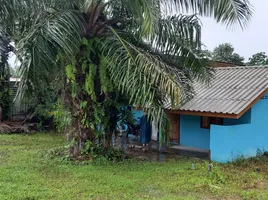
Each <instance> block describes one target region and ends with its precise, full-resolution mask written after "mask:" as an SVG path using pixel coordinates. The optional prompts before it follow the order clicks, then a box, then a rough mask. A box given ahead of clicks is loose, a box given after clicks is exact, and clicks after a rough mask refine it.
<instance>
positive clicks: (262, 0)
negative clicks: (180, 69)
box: [201, 0, 268, 60]
mask: <svg viewBox="0 0 268 200" xmlns="http://www.w3.org/2000/svg"><path fill="white" fill-rule="evenodd" d="M250 2H251V4H252V5H253V7H254V14H253V17H252V19H251V22H250V23H249V24H248V27H247V28H246V29H245V30H244V31H242V30H241V28H240V26H239V25H236V26H234V27H235V29H234V30H230V29H228V28H226V26H224V25H222V24H217V23H216V22H215V21H214V20H213V19H211V18H201V21H202V24H203V27H202V42H203V43H204V44H205V46H206V47H207V49H208V50H213V49H214V47H216V46H217V45H219V44H221V43H225V42H227V43H231V44H232V45H233V47H234V48H235V52H236V53H238V54H239V55H241V56H243V57H244V58H246V60H247V59H248V58H249V57H251V56H252V55H253V54H255V53H258V52H262V51H263V52H266V54H268V39H267V38H268V23H267V22H268V1H267V0H250Z"/></svg>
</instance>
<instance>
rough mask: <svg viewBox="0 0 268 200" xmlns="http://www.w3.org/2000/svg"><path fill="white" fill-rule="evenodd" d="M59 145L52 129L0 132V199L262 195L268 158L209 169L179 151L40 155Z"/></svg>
mask: <svg viewBox="0 0 268 200" xmlns="http://www.w3.org/2000/svg"><path fill="white" fill-rule="evenodd" d="M63 145H64V137H63V136H57V135H55V134H44V133H42V134H33V135H1V134H0V199H1V200H4V199H8V200H11V199H25V200H26V199H27V200H33V199H79V200H80V199H172V200H173V199H268V158H259V159H251V160H247V161H245V160H242V161H240V162H239V163H235V164H226V165H220V164H215V163H214V171H213V173H212V174H209V173H208V172H207V164H208V163H207V161H200V160H196V159H188V158H182V157H180V158H178V159H174V160H169V161H167V162H164V163H160V162H138V161H129V162H125V163H122V164H109V165H106V166H96V165H92V164H87V165H86V164H84V165H83V164H80V165H77V164H76V165H75V164H72V163H68V162H60V161H59V160H57V159H54V160H51V159H49V158H47V157H44V156H41V155H43V154H42V152H43V151H44V150H49V149H51V148H55V147H60V146H63ZM192 163H195V170H192V169H191V164H192Z"/></svg>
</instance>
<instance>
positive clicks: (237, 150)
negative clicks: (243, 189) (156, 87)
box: [166, 67, 268, 162]
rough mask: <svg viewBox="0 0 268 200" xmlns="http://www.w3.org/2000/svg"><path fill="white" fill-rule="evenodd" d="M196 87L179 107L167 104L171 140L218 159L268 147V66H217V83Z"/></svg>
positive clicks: (214, 159)
mask: <svg viewBox="0 0 268 200" xmlns="http://www.w3.org/2000/svg"><path fill="white" fill-rule="evenodd" d="M194 90H195V93H196V94H195V96H194V98H193V99H191V100H190V101H189V102H187V103H186V104H185V105H183V106H182V107H181V108H180V109H174V108H171V107H168V108H167V111H166V112H167V116H168V118H169V119H170V121H171V130H170V139H171V141H172V142H175V143H177V144H178V145H181V146H188V147H193V148H196V149H200V150H207V151H208V152H209V153H210V159H211V160H212V161H217V162H228V161H233V160H235V159H237V158H239V157H241V156H243V157H252V156H256V154H257V152H258V151H259V150H260V151H268V67H224V68H215V77H214V78H213V80H212V82H211V83H210V84H209V85H205V84H201V83H194Z"/></svg>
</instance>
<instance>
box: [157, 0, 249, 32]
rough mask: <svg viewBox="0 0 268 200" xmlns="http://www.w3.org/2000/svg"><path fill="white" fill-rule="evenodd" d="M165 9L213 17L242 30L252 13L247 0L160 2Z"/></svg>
mask: <svg viewBox="0 0 268 200" xmlns="http://www.w3.org/2000/svg"><path fill="white" fill-rule="evenodd" d="M161 2H162V4H164V5H165V7H166V9H169V10H173V12H174V8H175V10H177V11H178V12H183V13H185V12H186V13H188V12H193V13H197V14H199V15H201V16H208V17H213V18H214V19H215V20H216V21H217V22H222V23H224V24H226V25H227V26H231V25H233V24H236V23H238V24H240V26H241V27H242V28H244V27H245V26H246V25H247V24H248V22H249V21H250V19H251V17H252V13H253V8H252V5H251V4H250V2H249V1H248V0H169V1H166V0H162V1H161Z"/></svg>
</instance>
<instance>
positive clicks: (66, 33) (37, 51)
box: [15, 8, 84, 91]
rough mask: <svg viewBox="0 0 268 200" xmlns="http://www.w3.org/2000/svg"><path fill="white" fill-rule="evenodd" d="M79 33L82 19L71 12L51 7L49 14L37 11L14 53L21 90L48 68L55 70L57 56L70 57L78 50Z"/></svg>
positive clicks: (73, 11) (82, 27) (81, 30)
mask: <svg viewBox="0 0 268 200" xmlns="http://www.w3.org/2000/svg"><path fill="white" fill-rule="evenodd" d="M52 11H54V12H52ZM83 31H84V26H83V18H82V17H81V15H80V13H79V12H77V11H75V10H63V11H57V10H53V9H52V8H51V12H46V11H44V12H40V13H39V15H38V16H37V18H36V19H35V21H34V23H33V24H32V26H31V28H30V29H28V30H25V31H24V32H23V35H22V36H21V38H22V39H21V40H20V41H19V42H18V43H17V46H16V47H17V51H16V52H15V53H16V55H17V57H18V58H20V59H21V67H20V72H21V75H22V81H21V87H22V88H21V89H23V88H24V89H25V88H27V87H28V88H29V87H31V85H33V84H34V82H35V79H38V78H40V74H42V73H40V72H43V74H46V73H48V72H50V68H52V67H55V64H56V58H57V55H58V54H60V53H62V54H64V55H66V58H73V56H74V55H75V54H76V52H77V51H78V50H79V45H80V40H81V38H80V34H81V33H82V32H83ZM37 74H39V76H38V75H37ZM26 85H27V86H26ZM36 87H38V85H36ZM20 91H23V90H20Z"/></svg>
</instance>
